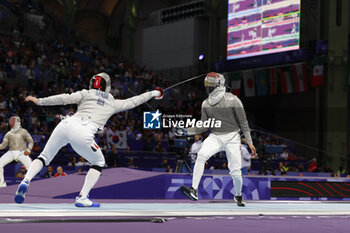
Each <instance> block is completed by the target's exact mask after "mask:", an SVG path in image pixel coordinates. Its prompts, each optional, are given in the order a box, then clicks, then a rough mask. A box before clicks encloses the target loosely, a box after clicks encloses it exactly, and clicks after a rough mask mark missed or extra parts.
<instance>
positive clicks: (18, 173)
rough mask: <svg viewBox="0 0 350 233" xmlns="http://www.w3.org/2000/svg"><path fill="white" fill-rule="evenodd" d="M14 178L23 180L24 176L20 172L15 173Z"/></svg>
mask: <svg viewBox="0 0 350 233" xmlns="http://www.w3.org/2000/svg"><path fill="white" fill-rule="evenodd" d="M16 178H24V174H23V173H22V172H20V171H19V172H16Z"/></svg>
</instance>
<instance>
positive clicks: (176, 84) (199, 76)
mask: <svg viewBox="0 0 350 233" xmlns="http://www.w3.org/2000/svg"><path fill="white" fill-rule="evenodd" d="M205 75H207V74H201V75H197V76H194V77H192V78H189V79H186V80H183V81H181V82H178V83H175V84H174V85H172V86H170V87H167V88H165V89H164V92H166V91H168V90H170V89H171V88H174V87H176V86H179V85H181V84H183V83H187V82H189V81H192V80H194V79H197V78H201V77H203V76H205Z"/></svg>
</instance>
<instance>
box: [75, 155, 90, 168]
mask: <svg viewBox="0 0 350 233" xmlns="http://www.w3.org/2000/svg"><path fill="white" fill-rule="evenodd" d="M75 166H76V167H83V166H89V163H88V162H87V161H86V160H85V159H84V158H83V157H79V162H77V163H76V164H75Z"/></svg>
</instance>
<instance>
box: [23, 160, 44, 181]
mask: <svg viewBox="0 0 350 233" xmlns="http://www.w3.org/2000/svg"><path fill="white" fill-rule="evenodd" d="M43 167H44V165H43V162H41V161H40V160H39V159H35V160H34V161H33V162H32V164H31V165H30V167H29V168H27V169H28V171H27V174H26V175H25V177H24V180H28V181H29V182H30V181H31V180H32V179H33V178H34V177H35V176H36V174H38V173H39V172H40V171H41V169H42V168H43Z"/></svg>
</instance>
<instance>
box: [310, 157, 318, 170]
mask: <svg viewBox="0 0 350 233" xmlns="http://www.w3.org/2000/svg"><path fill="white" fill-rule="evenodd" d="M309 172H317V160H316V158H313V159H312V160H311V162H310V164H309Z"/></svg>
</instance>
